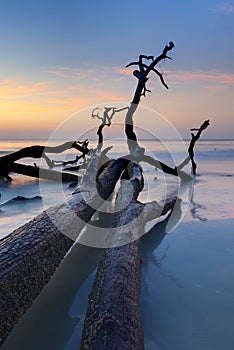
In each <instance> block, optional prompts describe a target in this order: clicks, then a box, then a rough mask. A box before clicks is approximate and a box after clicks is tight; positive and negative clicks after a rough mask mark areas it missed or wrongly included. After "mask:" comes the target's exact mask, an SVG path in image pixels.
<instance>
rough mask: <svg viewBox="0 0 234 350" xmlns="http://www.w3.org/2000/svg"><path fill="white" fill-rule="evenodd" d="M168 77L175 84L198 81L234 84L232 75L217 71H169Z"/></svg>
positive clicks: (233, 75)
mask: <svg viewBox="0 0 234 350" xmlns="http://www.w3.org/2000/svg"><path fill="white" fill-rule="evenodd" d="M168 77H169V78H170V79H171V80H172V81H173V82H175V83H188V82H194V81H200V82H209V83H218V84H234V74H230V73H222V72H218V71H201V70H199V71H169V73H168Z"/></svg>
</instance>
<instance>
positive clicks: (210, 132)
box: [0, 0, 234, 139]
mask: <svg viewBox="0 0 234 350" xmlns="http://www.w3.org/2000/svg"><path fill="white" fill-rule="evenodd" d="M233 33H234V0H233V1H222V0H197V1H187V0H186V1H179V0H178V1H174V0H163V1H160V0H158V1H156V0H146V1H139V0H118V1H112V0H99V1H96V0H87V1H85V0H56V1H55V0H21V1H18V0H0V52H1V53H0V118H1V128H0V138H1V139H41V138H48V137H50V135H51V134H52V133H53V131H54V130H55V129H56V128H57V127H58V126H59V125H60V126H61V125H62V124H63V123H64V121H66V120H67V119H69V118H70V116H72V115H74V113H78V115H79V113H80V111H82V113H80V116H79V118H78V122H77V123H76V125H74V128H76V129H77V134H80V133H82V132H83V131H85V130H86V129H87V128H89V127H90V126H91V125H92V122H93V121H92V118H91V116H90V108H91V109H92V108H94V107H95V106H98V105H100V104H103V105H108V104H109V105H111V106H114V105H115V103H116V104H118V103H120V102H123V103H125V104H126V105H127V104H128V103H130V101H131V99H132V96H133V93H134V89H135V87H136V83H137V80H136V78H135V77H134V76H133V75H132V69H125V66H126V64H128V63H129V62H132V61H135V60H137V59H138V56H139V55H140V54H146V55H154V56H155V57H156V56H157V55H159V54H160V53H161V52H162V49H163V48H164V46H165V45H166V44H167V43H168V42H169V41H173V42H174V44H175V48H174V49H173V51H171V53H170V55H171V57H172V60H166V61H165V62H161V63H160V64H159V66H158V69H159V70H160V71H162V72H163V73H164V74H165V75H164V77H165V80H166V82H167V84H168V85H169V90H166V89H165V88H164V87H163V86H162V85H161V83H160V81H159V79H158V77H157V76H155V75H151V76H150V79H149V81H148V88H149V89H150V90H151V91H152V92H151V93H149V94H148V95H147V97H145V98H144V97H143V98H142V100H141V106H142V107H147V108H151V109H153V110H154V111H156V112H157V113H160V115H162V116H163V118H165V119H166V120H168V122H169V123H171V124H172V125H173V126H174V127H175V128H176V129H177V130H178V132H179V133H180V134H181V135H182V137H189V135H190V131H189V130H190V128H191V127H198V126H200V124H201V123H202V122H203V121H204V120H205V119H210V121H211V125H210V127H209V128H208V129H207V131H206V135H205V137H206V138H231V139H233V138H234V135H233V131H234V121H233V120H234V108H233V107H234V102H233V99H234V42H233ZM86 110H87V112H86V113H84V111H86ZM139 118H141V116H140V117H139ZM142 120H144V113H142ZM115 121H116V122H118V116H116V120H115ZM156 124H157V123H156V121H154V119H153V118H151V121H150V122H149V124H148V127H149V128H150V129H151V130H154V129H156V128H157V125H156ZM93 125H94V124H93Z"/></svg>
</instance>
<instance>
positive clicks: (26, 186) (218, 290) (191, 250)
mask: <svg viewBox="0 0 234 350" xmlns="http://www.w3.org/2000/svg"><path fill="white" fill-rule="evenodd" d="M37 143H38V144H44V143H43V141H38V142H37ZM141 143H142V145H143V146H144V147H145V148H146V149H147V152H148V154H151V155H154V156H155V157H157V158H158V159H159V160H161V161H164V162H166V163H167V164H171V165H172V166H173V164H174V163H176V164H178V163H180V162H181V161H182V160H183V159H184V157H185V156H186V153H185V149H186V144H187V142H185V145H182V146H181V144H180V143H179V142H175V141H165V142H164V143H160V142H155V141H152V140H142V141H141ZM32 144H35V142H34V141H31V142H30V141H27V142H25V141H22V142H18V141H17V142H16V141H15V142H12V141H4V142H3V141H1V142H0V155H4V154H7V153H8V152H12V151H14V150H17V149H19V148H21V147H25V146H28V145H32ZM109 144H114V147H113V149H112V150H111V152H110V155H111V156H113V157H118V156H120V155H123V154H126V153H127V148H126V144H125V142H124V141H123V140H115V141H111V142H109ZM105 145H106V146H108V141H107V142H106V143H105ZM195 155H196V161H197V164H198V169H197V176H196V178H195V179H194V181H193V182H192V185H191V182H190V185H188V183H185V184H183V186H178V179H176V178H174V177H173V176H167V175H166V176H164V174H163V173H162V172H160V170H157V171H156V170H155V169H154V168H152V167H150V166H148V165H145V164H144V165H143V168H144V177H145V187H144V190H143V192H142V194H141V196H140V200H142V201H144V202H147V201H151V200H155V199H156V200H160V199H162V198H164V196H165V195H170V194H178V195H179V196H180V197H181V198H182V200H183V206H182V214H181V215H182V217H181V218H180V220H178V222H177V224H175V225H174V226H172V227H171V230H170V233H168V230H167V221H166V222H163V223H159V224H158V225H157V226H156V227H152V225H151V226H149V227H147V230H146V231H147V234H146V235H145V236H144V237H143V264H142V283H141V296H140V305H141V314H142V323H143V329H144V337H145V349H147V350H157V349H160V350H177V349H178V350H221V349H222V350H231V349H233V343H234V333H233V321H234V282H233V281H234V273H233V263H234V235H233V227H234V225H233V224H234V201H233V198H234V181H233V180H234V165H233V159H234V141H232V140H199V142H198V144H197V145H196V150H195ZM73 157H74V152H69V153H68V154H66V155H65V156H64V158H65V159H68V158H70V159H72V158H73ZM59 158H61V155H59V156H57V158H56V159H59ZM35 161H36V163H37V164H39V162H38V160H31V159H29V160H27V161H26V162H25V161H24V162H25V163H27V164H33V163H34V162H35ZM42 166H45V164H42ZM186 171H187V172H190V167H189V166H187V167H186ZM12 177H13V181H12V182H11V183H6V182H4V183H1V184H0V193H1V198H0V220H1V225H0V235H1V237H4V236H6V235H7V234H9V233H10V232H11V231H12V230H13V229H15V228H17V227H19V226H20V225H22V224H23V223H25V222H27V221H28V220H30V219H31V218H33V217H34V216H36V215H37V214H38V213H40V212H41V211H42V210H44V208H46V207H48V206H51V205H54V204H56V203H57V202H59V201H61V200H62V199H63V198H64V197H66V196H68V195H69V194H70V193H71V191H72V189H71V188H69V186H68V185H67V184H65V185H64V186H63V187H62V188H61V186H60V192H61V195H60V194H59V195H58V185H57V184H55V183H51V182H49V181H40V182H39V181H38V180H36V179H31V178H28V177H25V176H21V175H12ZM178 187H179V192H178ZM18 196H21V197H25V198H27V199H25V200H23V201H22V200H21V201H19V200H17V197H18ZM99 254H100V249H97V248H92V247H85V246H82V245H80V244H76V245H75V246H74V248H73V249H72V250H71V252H70V254H68V255H67V257H66V258H65V259H64V261H63V263H62V264H61V266H60V268H59V269H58V271H57V272H56V274H55V275H54V276H53V278H52V279H51V281H50V283H49V284H48V285H47V286H46V287H45V288H44V290H43V292H42V293H41V294H40V296H39V297H38V298H37V299H36V301H35V302H34V304H33V305H32V307H31V308H30V309H29V310H28V312H27V313H26V314H25V316H23V317H22V319H21V320H20V322H19V324H18V325H17V326H16V327H15V329H14V331H13V332H12V334H11V335H10V337H9V338H8V341H6V343H5V345H4V346H3V347H2V348H3V349H17V350H18V349H24V350H29V349H32V348H33V349H42V348H43V349H52V350H53V349H54V350H55V349H56V350H57V349H66V350H70V349H71V350H72V349H77V348H79V342H80V336H81V331H82V326H83V320H84V317H85V312H86V305H87V297H88V294H89V292H90V290H91V287H92V281H93V278H94V275H95V268H96V264H97V260H98V256H99Z"/></svg>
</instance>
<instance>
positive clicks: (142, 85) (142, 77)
mask: <svg viewBox="0 0 234 350" xmlns="http://www.w3.org/2000/svg"><path fill="white" fill-rule="evenodd" d="M173 47H174V44H173V42H172V41H170V42H169V44H168V45H166V46H165V48H164V50H163V52H162V54H161V55H159V56H158V57H156V58H154V57H153V56H145V55H140V56H139V61H138V62H131V63H129V64H127V65H126V67H130V66H133V65H138V67H139V70H134V72H133V75H134V76H135V77H137V79H138V85H137V88H136V91H135V95H134V97H133V100H132V103H135V104H138V103H139V101H140V98H141V96H142V95H145V92H146V91H147V88H146V82H147V80H148V74H149V73H150V72H151V71H154V72H155V73H156V74H157V75H158V76H159V78H160V80H161V82H162V84H163V85H164V86H165V87H166V88H167V89H168V86H167V84H166V83H165V81H164V78H163V76H162V74H161V73H160V72H159V71H158V70H156V69H155V66H156V65H157V64H158V63H159V62H160V61H162V60H164V59H166V58H168V59H171V58H170V57H168V56H167V53H168V51H170V50H172V49H173ZM143 59H147V60H149V59H151V60H152V61H153V62H152V63H151V64H149V65H147V64H145V63H143Z"/></svg>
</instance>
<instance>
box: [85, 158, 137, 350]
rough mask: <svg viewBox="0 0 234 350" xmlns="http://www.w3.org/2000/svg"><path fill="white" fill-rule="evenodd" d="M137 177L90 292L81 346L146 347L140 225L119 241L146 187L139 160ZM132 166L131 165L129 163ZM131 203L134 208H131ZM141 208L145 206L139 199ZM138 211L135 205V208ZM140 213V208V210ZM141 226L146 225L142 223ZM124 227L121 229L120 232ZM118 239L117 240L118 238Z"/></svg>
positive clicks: (123, 196) (121, 196) (124, 189)
mask: <svg viewBox="0 0 234 350" xmlns="http://www.w3.org/2000/svg"><path fill="white" fill-rule="evenodd" d="M130 165H131V169H132V170H133V169H135V172H134V170H133V173H135V178H132V180H131V181H130V182H131V183H130V187H131V189H133V191H130V192H131V196H132V200H131V201H130V204H128V207H127V209H126V211H127V214H126V215H122V214H119V212H118V213H117V215H115V214H114V219H113V220H114V226H118V227H117V228H116V232H115V234H114V236H111V237H110V238H109V239H110V245H111V246H112V245H113V246H114V248H109V249H105V250H104V253H103V255H102V257H101V259H100V262H99V265H98V271H97V274H96V278H95V282H94V285H93V290H92V292H91V295H90V296H89V304H88V311H87V315H86V319H85V324H84V329H83V334H82V341H81V347H80V349H82V350H83V349H95V350H99V349H100V350H106V349H134V350H137V349H143V333H142V327H141V321H140V311H139V283H140V257H141V251H140V240H139V239H137V235H138V230H139V227H137V226H136V225H134V224H133V225H131V228H130V231H131V233H130V234H131V235H133V236H135V235H136V239H135V241H134V242H131V243H129V244H127V245H124V246H120V247H115V245H116V244H117V245H118V237H117V236H119V234H120V235H121V236H122V235H123V232H122V230H124V227H125V224H126V219H127V220H129V212H130V211H132V202H133V201H134V202H135V201H136V198H137V196H138V193H139V192H140V190H141V189H142V187H143V178H142V174H141V171H140V173H139V169H138V167H137V165H136V164H133V163H131V164H130ZM128 168H129V167H128ZM127 182H128V180H122V185H121V188H120V190H119V192H118V200H117V206H122V205H124V204H125V203H127V201H128V199H129V198H128V194H130V193H129V189H130V188H129V184H127ZM130 207H131V209H130ZM138 209H140V210H142V205H141V204H140V203H139V206H138ZM134 212H135V214H136V208H134ZM138 214H139V212H138ZM141 228H143V227H142V226H141ZM120 231H121V233H120ZM116 239H117V241H116Z"/></svg>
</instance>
